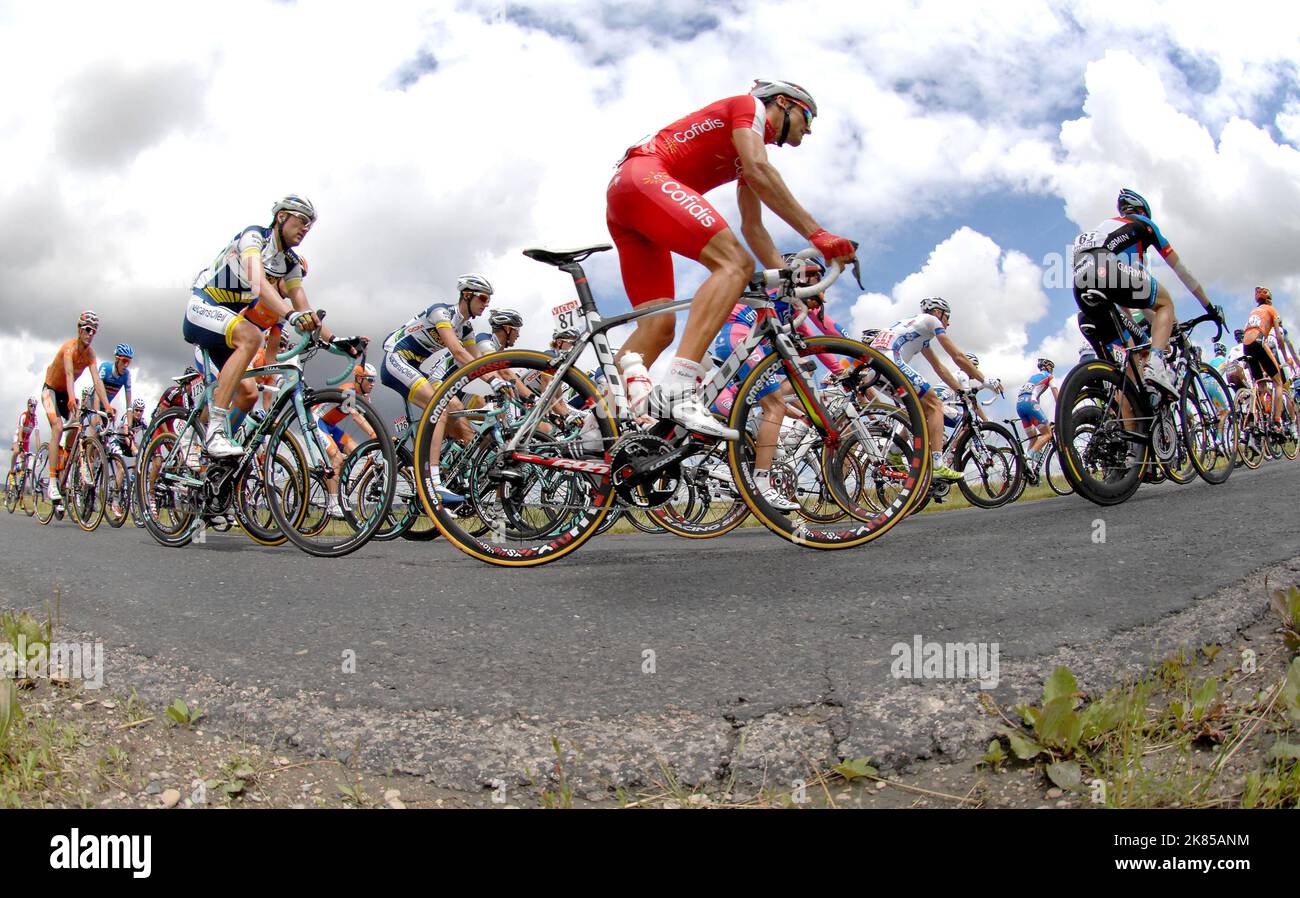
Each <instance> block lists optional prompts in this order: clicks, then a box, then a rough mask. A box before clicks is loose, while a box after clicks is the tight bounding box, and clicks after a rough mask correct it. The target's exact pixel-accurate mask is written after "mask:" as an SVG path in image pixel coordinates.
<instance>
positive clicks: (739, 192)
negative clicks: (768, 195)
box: [736, 181, 785, 268]
mask: <svg viewBox="0 0 1300 898" xmlns="http://www.w3.org/2000/svg"><path fill="white" fill-rule="evenodd" d="M736 205H738V206H739V207H740V233H741V234H742V235H744V238H745V242H746V243H748V244H749V248H750V250H752V251H753V253H754V255H755V256H756V257H757V258H758V261H759V264H760V265H762V266H763V267H764V268H781V267H783V266H784V265H785V260H784V259H783V258H781V254H780V253H779V252H778V251H777V248H776V241H775V240H773V239H772V235H771V234H769V233H768V231H767V227H766V226H765V225H764V224H763V202H762V200H760V199H759V198H758V194H757V193H755V192H754V190H753V188H751V187H750V186H749V185H747V184H746V183H745V182H744V181H741V182H738V183H737V184H736Z"/></svg>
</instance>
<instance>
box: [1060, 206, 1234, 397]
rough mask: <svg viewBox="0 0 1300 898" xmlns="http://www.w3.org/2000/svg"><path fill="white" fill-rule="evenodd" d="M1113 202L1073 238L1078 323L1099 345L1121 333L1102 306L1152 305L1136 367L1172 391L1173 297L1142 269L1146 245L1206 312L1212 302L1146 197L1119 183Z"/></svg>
mask: <svg viewBox="0 0 1300 898" xmlns="http://www.w3.org/2000/svg"><path fill="white" fill-rule="evenodd" d="M1115 208H1116V211H1117V212H1118V213H1119V215H1117V216H1115V217H1114V218H1108V219H1106V220H1105V221H1103V222H1102V223H1101V224H1099V225H1098V226H1097V227H1096V228H1095V229H1094V230H1092V231H1087V232H1085V233H1083V234H1080V235H1079V236H1078V237H1077V238H1075V241H1074V249H1073V252H1074V300H1075V303H1076V304H1077V305H1078V307H1079V311H1080V313H1081V314H1080V327H1081V328H1083V329H1084V333H1085V336H1087V337H1088V338H1089V340H1090V341H1092V342H1093V343H1094V344H1095V345H1096V347H1097V348H1098V349H1100V348H1101V346H1102V345H1103V344H1105V343H1109V342H1111V341H1112V340H1116V339H1119V338H1120V336H1121V335H1119V334H1116V333H1113V326H1112V324H1111V322H1110V318H1109V316H1108V315H1107V314H1105V311H1104V310H1105V307H1106V305H1107V304H1113V305H1118V306H1122V307H1124V308H1127V309H1149V310H1151V311H1152V312H1153V315H1152V317H1151V348H1150V349H1149V350H1143V351H1142V352H1141V354H1140V355H1141V357H1140V358H1139V360H1138V362H1139V368H1140V370H1141V371H1142V377H1143V379H1144V380H1145V381H1146V382H1147V383H1149V384H1152V385H1153V386H1156V387H1159V388H1160V389H1161V390H1164V391H1165V392H1166V393H1169V394H1171V395H1177V393H1178V387H1177V385H1176V384H1175V383H1174V380H1173V374H1172V372H1171V371H1170V370H1169V366H1168V364H1166V362H1165V353H1166V351H1167V350H1168V348H1169V336H1170V334H1172V333H1173V327H1174V301H1173V297H1171V296H1170V294H1169V290H1168V288H1167V287H1165V285H1164V284H1162V283H1159V282H1158V281H1157V280H1156V279H1155V277H1153V276H1152V275H1151V273H1150V272H1149V271H1148V270H1147V268H1146V253H1147V250H1149V249H1151V248H1153V247H1154V248H1155V249H1156V251H1157V252H1159V253H1160V255H1161V256H1162V257H1163V258H1164V260H1165V262H1167V263H1168V265H1169V267H1170V268H1172V269H1173V270H1174V273H1175V274H1177V275H1178V278H1179V280H1181V281H1182V282H1183V285H1184V286H1185V287H1186V288H1187V289H1188V291H1189V292H1190V293H1191V294H1192V295H1193V296H1195V297H1196V299H1197V300H1198V301H1199V302H1200V303H1201V305H1202V306H1204V307H1205V310H1206V311H1207V312H1209V311H1212V310H1213V309H1214V307H1213V306H1212V305H1211V304H1210V300H1209V297H1207V296H1206V295H1205V290H1204V289H1202V287H1201V285H1200V283H1198V282H1197V280H1196V278H1195V277H1193V276H1192V273H1191V272H1190V271H1189V270H1188V269H1187V268H1186V267H1185V266H1184V265H1183V263H1182V261H1181V260H1180V259H1179V257H1178V253H1176V252H1175V251H1174V248H1173V245H1172V244H1170V242H1169V241H1168V240H1166V239H1165V236H1164V234H1163V233H1161V231H1160V229H1159V228H1158V227H1157V226H1156V223H1155V222H1154V221H1153V220H1152V217H1151V205H1150V203H1148V202H1147V201H1146V200H1145V199H1143V198H1142V196H1141V195H1139V194H1138V193H1136V192H1134V191H1132V190H1129V189H1128V188H1124V189H1123V190H1121V191H1120V192H1119V197H1118V198H1117V199H1116V202H1115ZM1121 400H1122V401H1123V402H1124V403H1125V405H1127V400H1124V399H1123V397H1121ZM1125 415H1126V416H1127V415H1128V410H1127V409H1125Z"/></svg>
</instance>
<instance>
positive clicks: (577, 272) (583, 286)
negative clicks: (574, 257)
mask: <svg viewBox="0 0 1300 898" xmlns="http://www.w3.org/2000/svg"><path fill="white" fill-rule="evenodd" d="M560 270H561V271H567V272H568V273H569V274H570V275H572V276H573V286H574V287H575V288H577V291H578V302H579V303H580V304H581V305H582V310H583V311H584V312H596V311H597V309H596V297H594V296H593V295H592V293H591V284H589V283H588V282H587V275H586V273H585V272H584V271H583V270H582V265H580V264H579V263H577V262H570V263H568V264H567V265H561V266H560Z"/></svg>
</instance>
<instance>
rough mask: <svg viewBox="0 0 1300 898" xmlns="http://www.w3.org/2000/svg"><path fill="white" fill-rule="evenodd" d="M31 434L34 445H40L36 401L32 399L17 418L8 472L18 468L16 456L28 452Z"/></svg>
mask: <svg viewBox="0 0 1300 898" xmlns="http://www.w3.org/2000/svg"><path fill="white" fill-rule="evenodd" d="M32 434H36V445H37V446H39V445H40V444H41V432H40V425H39V424H38V423H37V420H36V399H35V398H34V397H33V398H31V399H28V400H27V409H26V411H24V412H23V413H22V414H20V415H19V416H18V429H17V430H15V431H14V451H13V455H12V456H11V457H10V459H9V470H11V471H13V470H16V469H17V467H18V455H19V453H22V452H30V451H31V444H32Z"/></svg>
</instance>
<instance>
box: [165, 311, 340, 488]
mask: <svg viewBox="0 0 1300 898" xmlns="http://www.w3.org/2000/svg"><path fill="white" fill-rule="evenodd" d="M310 344H311V335H310V334H305V335H304V337H303V339H302V340H301V341H300V342H299V344H298V345H297V346H295V347H294V348H292V349H290V350H289V351H288V352H285V353H282V354H280V355H277V356H276V359H277V361H279V362H285V363H287V362H288V360H289V359H292V358H294V357H295V356H299V355H302V354H303V353H304V352H306V351H307V348H308V347H309V346H310ZM202 352H203V370H204V371H205V372H206V371H211V370H212V367H213V366H212V358H211V357H210V356H209V355H208V351H207V350H206V349H204V350H202ZM354 364H355V362H354V361H352V360H349V363H348V367H347V369H346V370H345V371H344V372H343V373H342V374H341V375H339V376H338V377H336V378H333V379H331V380H328V381H326V383H328V384H329V385H330V386H337V385H338V384H341V383H343V382H344V381H345V380H347V378H348V374H349V373H350V372H351V371H352V367H353V365H354ZM271 375H277V376H279V377H281V378H283V377H288V379H289V383H287V384H285V383H282V384H281V386H280V387H278V388H277V394H276V397H275V400H274V401H273V402H272V403H271V408H270V410H269V411H268V412H267V413H266V415H265V416H264V417H263V418H262V420H261V421H259V422H258V423H257V426H256V427H254V428H253V429H252V432H251V433H249V434H248V436H247V437H246V438H245V449H247V450H248V451H246V452H245V453H244V454H243V455H242V456H241V457H240V459H239V462H238V463H237V464H236V465H235V469H234V472H233V473H232V476H233V477H234V478H236V479H238V478H239V477H242V476H243V474H244V472H245V471H246V470H247V467H248V465H249V464H251V463H252V462H253V461H254V460H255V458H256V456H257V449H258V447H259V446H261V444H262V441H263V440H264V439H266V437H267V436H268V435H269V432H270V428H271V427H272V426H273V425H274V426H280V423H279V419H280V416H281V414H282V413H283V411H284V409H285V407H286V406H288V405H289V404H290V403H292V404H293V408H294V414H295V416H296V418H297V420H298V425H299V427H301V428H302V431H303V433H304V434H312V435H313V439H310V440H305V441H304V442H305V443H306V446H307V453H308V455H309V456H310V458H309V466H310V467H311V468H312V469H315V470H323V469H325V468H327V467H330V465H329V460H328V459H329V457H328V455H327V454H326V452H325V450H324V449H323V448H322V446H321V445H320V441H321V439H323V437H322V436H321V435H320V430H319V428H317V427H316V425H315V422H313V421H311V419H310V417H309V416H308V414H307V408H306V405H305V404H304V402H303V372H302V371H301V369H299V368H298V367H297V366H296V365H289V364H275V365H263V366H260V367H257V368H249V369H248V370H247V371H245V372H244V373H243V374H242V375H240V380H246V379H248V378H250V377H252V378H258V377H265V376H271ZM205 381H206V383H205V386H204V389H203V393H202V394H201V395H200V396H199V398H198V401H196V402H195V403H194V407H193V408H192V409H191V410H190V414H189V416H188V417H186V419H185V429H186V430H190V429H192V428H193V429H197V426H198V422H199V421H200V420H201V416H202V414H203V411H204V409H206V408H207V407H208V405H209V404H210V403H211V401H212V396H213V393H214V392H215V390H216V378H206V377H205ZM180 449H181V441H180V440H177V441H176V442H175V443H174V444H173V445H172V448H171V450H170V451H169V452H168V453H167V456H166V457H165V458H164V459H163V461H162V468H163V469H164V474H163V476H164V477H165V478H167V479H168V480H171V481H173V482H181V483H185V484H186V485H188V486H202V485H203V482H202V481H201V480H198V479H197V478H193V477H187V476H185V475H182V474H175V473H171V472H170V471H168V470H167V469H168V466H169V465H170V464H171V462H172V460H173V459H174V457H175V455H176V453H177V452H179V451H180Z"/></svg>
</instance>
